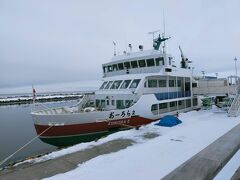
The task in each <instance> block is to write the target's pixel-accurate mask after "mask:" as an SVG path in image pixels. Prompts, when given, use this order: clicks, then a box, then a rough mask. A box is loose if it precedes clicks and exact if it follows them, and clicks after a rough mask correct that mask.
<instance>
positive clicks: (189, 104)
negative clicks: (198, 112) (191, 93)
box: [186, 99, 192, 108]
mask: <svg viewBox="0 0 240 180" xmlns="http://www.w3.org/2000/svg"><path fill="white" fill-rule="evenodd" d="M190 107H192V102H191V99H186V108H190Z"/></svg>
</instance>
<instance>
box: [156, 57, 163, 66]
mask: <svg viewBox="0 0 240 180" xmlns="http://www.w3.org/2000/svg"><path fill="white" fill-rule="evenodd" d="M160 62H161V64H160ZM155 65H156V66H163V65H164V58H163V57H158V58H155Z"/></svg>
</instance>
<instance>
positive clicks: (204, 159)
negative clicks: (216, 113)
mask: <svg viewBox="0 0 240 180" xmlns="http://www.w3.org/2000/svg"><path fill="white" fill-rule="evenodd" d="M213 128H214V127H213ZM213 130H214V129H213ZM239 132H240V124H239V125H237V126H235V127H234V128H233V129H231V130H230V131H229V132H227V133H226V134H225V135H223V136H221V137H220V138H218V139H217V140H216V141H214V142H213V143H212V144H210V145H209V146H207V147H206V148H205V149H203V150H202V151H200V152H199V153H198V154H196V155H195V156H193V157H192V158H190V159H189V160H188V161H186V162H184V163H183V164H182V165H180V166H179V167H178V168H176V169H175V170H174V171H172V172H171V173H169V174H168V175H167V176H165V177H164V178H163V180H173V179H178V180H207V179H213V178H214V177H215V176H216V175H217V173H218V172H219V171H220V170H221V169H222V168H223V167H224V166H225V164H226V163H227V162H228V161H229V160H230V159H231V158H232V156H233V155H234V154H235V153H236V152H237V151H238V149H239V148H240V133H239ZM203 133H204V130H203ZM239 175H240V172H239V170H238V171H237V172H236V173H235V175H234V177H233V178H232V179H234V180H235V179H240V177H239ZM237 176H238V177H237Z"/></svg>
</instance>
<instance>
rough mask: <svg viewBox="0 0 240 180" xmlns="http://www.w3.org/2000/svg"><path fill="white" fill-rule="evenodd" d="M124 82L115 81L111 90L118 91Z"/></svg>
mask: <svg viewBox="0 0 240 180" xmlns="http://www.w3.org/2000/svg"><path fill="white" fill-rule="evenodd" d="M122 81H123V80H117V81H113V83H112V85H111V87H110V89H118V88H119V87H120V85H121V84H122ZM115 83H117V85H115Z"/></svg>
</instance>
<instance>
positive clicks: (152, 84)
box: [148, 79, 158, 88]
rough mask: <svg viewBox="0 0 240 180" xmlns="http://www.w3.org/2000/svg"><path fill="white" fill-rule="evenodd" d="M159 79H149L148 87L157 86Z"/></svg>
mask: <svg viewBox="0 0 240 180" xmlns="http://www.w3.org/2000/svg"><path fill="white" fill-rule="evenodd" d="M157 87H158V81H157V79H148V88H157Z"/></svg>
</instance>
